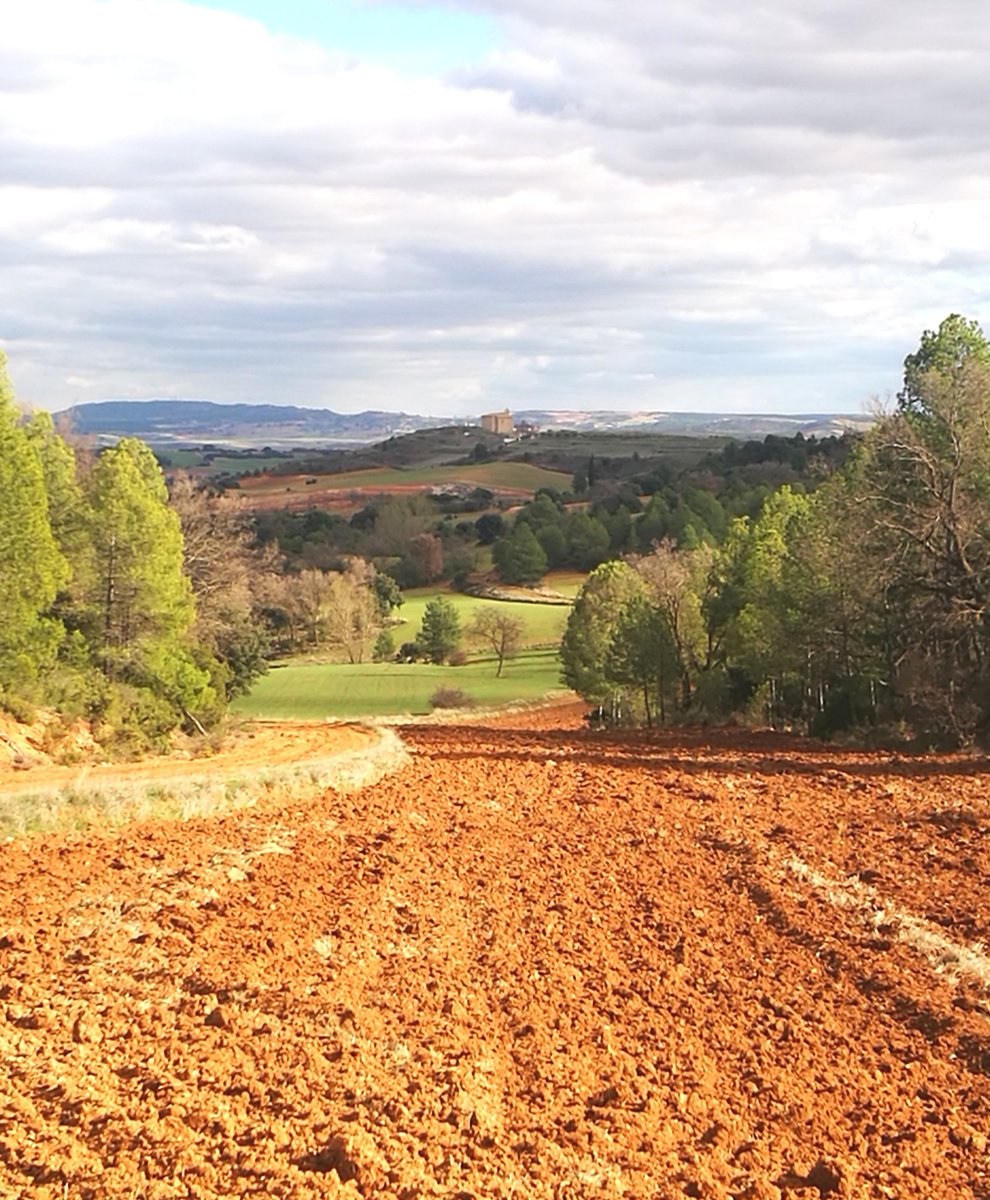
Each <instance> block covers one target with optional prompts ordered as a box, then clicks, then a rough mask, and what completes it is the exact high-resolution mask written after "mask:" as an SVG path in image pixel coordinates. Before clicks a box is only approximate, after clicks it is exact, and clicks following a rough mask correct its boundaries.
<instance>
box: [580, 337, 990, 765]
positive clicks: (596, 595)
mask: <svg viewBox="0 0 990 1200" xmlns="http://www.w3.org/2000/svg"><path fill="white" fill-rule="evenodd" d="M709 528H710V526H709ZM561 653H562V659H563V664H564V679H565V681H566V682H567V683H568V684H569V685H570V686H572V687H574V688H576V689H577V690H578V691H579V692H580V693H581V694H582V695H584V696H585V697H586V698H587V699H588V700H589V701H592V702H594V703H596V704H608V705H612V706H613V707H614V706H615V705H616V704H618V706H619V708H620V709H621V708H622V707H623V706H624V707H625V708H626V709H627V710H629V711H631V712H633V713H634V715H635V716H636V717H637V718H640V719H643V720H645V721H647V722H649V723H652V722H654V721H657V720H661V721H662V720H672V719H680V720H683V719H691V720H698V719H711V720H716V719H724V718H726V717H728V716H730V715H731V714H733V713H740V712H749V713H750V714H751V715H753V716H756V717H757V718H760V719H769V720H771V721H772V722H773V723H774V724H777V725H786V726H793V727H799V728H803V729H807V730H810V731H811V732H813V733H818V734H823V735H832V734H835V733H837V732H839V731H842V730H850V729H852V730H856V731H858V732H859V733H860V734H864V735H868V736H873V737H875V738H877V739H883V740H888V739H891V738H895V739H914V740H918V741H920V742H923V743H925V744H931V745H965V744H968V743H979V744H986V743H987V742H988V740H990V346H988V343H987V341H986V338H985V337H984V335H983V333H982V331H981V329H980V327H979V326H978V324H977V323H976V322H975V321H969V320H965V319H964V318H962V317H960V316H958V315H955V314H954V315H952V316H950V317H947V318H946V319H945V320H944V321H943V322H942V324H941V325H940V327H939V329H938V330H937V331H927V332H926V333H925V334H924V335H923V337H922V339H921V343H920V345H919V348H918V350H917V351H916V352H915V353H913V354H910V355H909V356H908V357H907V359H906V360H905V370H904V382H903V387H902V390H901V392H900V393H899V395H898V397H897V402H896V406H895V407H894V408H893V409H892V411H889V412H887V413H885V414H881V415H880V416H879V418H878V420H877V421H876V422H875V424H874V426H873V427H872V429H871V430H870V431H869V432H868V433H867V434H866V435H865V436H864V437H863V438H862V439H861V440H860V441H859V443H858V444H857V446H856V447H855V449H854V450H853V452H852V453H851V455H850V456H849V458H848V460H847V461H846V462H845V463H844V464H843V465H842V466H841V467H840V468H839V469H838V470H836V471H834V472H833V473H832V474H831V475H830V476H829V477H827V478H825V479H824V480H823V481H822V482H821V484H820V486H818V487H817V488H815V489H814V490H813V491H811V492H807V491H801V490H797V489H796V488H792V487H790V486H787V485H785V486H783V487H780V488H779V489H777V490H776V491H775V492H773V493H772V494H771V495H770V496H768V497H767V498H766V500H765V501H764V502H763V504H762V506H761V508H760V510H759V512H758V513H757V514H754V515H747V514H744V515H739V516H736V517H734V518H733V519H731V520H730V521H729V522H728V524H727V527H726V529H725V531H724V533H723V534H722V536H720V537H718V538H712V539H710V540H707V541H704V542H702V543H700V544H696V545H690V544H685V542H683V541H681V542H678V540H677V539H676V538H675V537H672V536H665V537H663V538H661V539H659V540H657V541H655V542H654V544H653V546H652V547H651V548H650V549H649V550H648V551H639V552H634V553H631V554H627V555H625V556H623V557H622V558H619V559H613V560H611V561H608V562H606V563H604V564H603V565H600V566H599V567H597V568H596V569H595V570H593V571H592V573H591V575H590V576H589V578H588V580H587V583H586V584H585V586H584V588H583V589H582V591H581V593H580V595H579V597H578V599H577V602H576V604H575V607H574V609H573V611H572V614H571V617H570V619H569V622H568V626H567V629H566V632H565V636H564V640H563V645H562V651H561Z"/></svg>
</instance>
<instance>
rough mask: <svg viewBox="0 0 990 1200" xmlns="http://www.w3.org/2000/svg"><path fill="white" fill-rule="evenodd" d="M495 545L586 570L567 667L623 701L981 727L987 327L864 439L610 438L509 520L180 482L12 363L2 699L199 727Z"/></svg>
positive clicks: (500, 556)
mask: <svg viewBox="0 0 990 1200" xmlns="http://www.w3.org/2000/svg"><path fill="white" fill-rule="evenodd" d="M483 452H484V453H489V450H488V449H487V448H484V447H483ZM562 478H565V479H566V478H567V477H566V476H562ZM489 565H490V567H491V569H492V570H493V571H494V573H495V574H496V575H497V576H498V577H499V578H500V579H502V580H503V581H506V582H510V583H517V584H524V585H525V584H530V583H535V582H537V581H538V580H539V579H541V578H542V576H543V575H544V574H545V572H546V571H547V570H549V569H551V568H556V567H571V568H574V569H577V570H580V571H583V572H589V574H588V578H587V581H586V583H585V585H584V587H583V588H582V590H581V592H580V594H579V596H578V599H577V601H576V603H575V605H574V608H573V610H572V613H571V616H570V618H569V621H568V624H567V629H566V633H565V636H564V639H563V643H562V645H561V661H562V675H563V680H564V681H565V682H566V683H567V685H568V686H570V687H572V688H574V689H575V690H576V691H578V692H579V693H580V694H581V695H582V696H583V697H585V698H586V699H587V700H588V701H589V702H591V703H593V704H596V705H601V706H602V707H603V710H607V711H608V712H609V713H611V714H612V715H613V717H614V719H617V720H630V721H637V722H645V723H647V724H653V723H655V722H668V723H669V722H675V721H676V722H710V721H726V720H733V719H741V720H749V721H755V722H769V723H772V724H774V725H776V726H789V727H793V728H800V729H804V730H807V731H810V732H812V733H814V734H818V735H821V736H829V737H831V736H835V735H838V734H840V733H842V734H844V735H847V736H851V737H856V738H862V739H866V740H873V741H877V742H881V741H892V742H900V743H903V742H911V743H923V744H929V745H967V744H986V742H987V740H988V738H990V688H988V683H990V679H988V671H990V666H988V656H990V614H988V602H990V346H988V343H987V341H986V338H985V337H984V335H983V333H982V331H981V330H980V327H979V326H978V324H977V323H976V322H975V321H970V320H966V319H964V318H963V317H960V316H958V315H952V316H949V317H947V318H946V320H945V321H943V322H942V324H941V325H940V327H939V329H938V330H937V331H928V332H926V333H925V334H924V335H923V336H922V338H921V341H920V344H919V347H918V349H917V350H916V351H915V352H914V353H912V354H909V355H908V357H907V358H906V360H905V370H904V380H903V387H902V390H901V392H900V393H899V395H898V397H897V400H896V404H894V405H892V406H891V408H890V410H889V411H887V412H882V413H879V414H878V417H877V420H876V421H875V423H874V425H873V427H872V428H871V430H870V431H869V432H868V433H867V434H865V435H863V436H858V437H852V436H849V437H844V438H825V439H822V440H820V441H817V440H816V439H813V438H810V439H804V438H802V437H800V436H799V437H797V438H793V439H785V438H767V439H765V440H764V441H763V442H762V443H761V442H751V443H744V444H740V443H735V442H730V443H728V444H727V445H720V446H719V448H718V449H716V450H714V451H712V452H711V453H709V454H707V455H701V456H698V457H697V458H696V460H695V461H693V462H692V463H691V464H690V465H689V466H687V467H684V468H682V469H679V470H675V469H673V468H672V467H671V466H670V465H669V464H664V463H649V462H638V461H636V460H635V458H634V459H632V460H627V461H623V462H622V463H621V464H620V463H617V462H612V461H610V460H609V459H608V458H607V457H602V456H596V455H593V454H590V455H588V456H587V458H581V459H579V460H577V461H575V463H574V464H573V472H572V476H571V479H570V487H569V488H564V489H561V490H555V489H553V488H541V489H539V490H538V491H537V493H536V494H535V496H534V497H533V498H532V499H531V500H530V501H528V502H527V503H525V504H523V505H522V506H520V507H518V508H517V509H516V510H515V511H512V512H508V511H505V510H503V509H500V508H499V507H498V506H497V505H495V504H493V503H492V497H491V495H490V494H487V495H486V494H485V490H484V489H476V492H475V493H474V494H473V495H471V496H468V497H461V498H459V499H458V498H454V499H453V500H450V499H448V500H446V501H433V500H428V499H426V498H424V497H422V496H417V495H402V496H391V497H383V498H381V499H380V500H376V501H374V502H371V503H369V504H368V505H367V506H366V507H365V508H363V509H362V510H360V511H358V512H356V513H354V514H353V515H351V516H350V517H344V516H342V515H341V514H339V513H333V512H326V511H322V510H320V509H318V508H315V509H312V510H310V511H308V512H304V513H290V512H277V511H274V512H261V513H254V512H251V511H249V510H248V509H246V508H245V506H244V504H243V502H242V500H241V498H240V497H239V496H238V494H237V491H236V489H234V490H231V491H223V492H221V493H217V491H216V490H215V489H212V488H210V487H202V486H199V485H198V484H196V483H194V482H193V481H192V480H190V479H189V478H187V477H184V476H182V475H181V474H179V475H176V476H175V477H173V478H172V479H171V481H170V483H169V484H167V483H166V480H165V476H164V474H163V472H162V469H161V466H160V465H159V463H158V461H157V460H156V459H155V456H154V454H153V453H152V452H151V450H150V449H149V448H148V447H147V446H146V445H145V444H144V443H142V442H140V441H138V440H136V439H134V438H130V437H125V438H122V439H121V440H120V441H119V442H118V443H117V444H116V445H115V446H113V447H110V448H107V449H104V450H102V451H101V452H99V453H97V452H95V451H93V450H92V449H88V448H85V447H80V446H78V445H74V444H72V443H71V441H70V440H68V439H66V438H63V437H62V436H61V435H60V433H59V432H58V431H57V430H56V428H55V425H54V423H53V421H52V418H51V417H50V416H48V415H47V414H45V413H34V414H30V415H27V416H25V415H24V414H23V413H22V412H21V411H20V409H19V408H18V405H17V403H16V400H15V397H14V392H13V388H12V386H11V384H10V381H9V378H8V376H7V373H6V369H5V367H4V369H3V371H2V374H0V705H2V706H3V707H4V708H6V709H7V710H9V711H11V712H12V713H14V714H15V715H21V716H22V717H23V716H24V715H26V714H27V713H29V712H30V710H31V709H32V708H33V707H34V706H36V705H44V706H46V707H48V708H51V709H54V710H56V711H57V712H58V713H60V714H61V718H62V719H63V720H64V721H72V720H77V719H80V718H84V719H86V720H87V721H89V722H90V723H91V724H92V726H93V729H94V732H95V734H96V736H97V737H98V738H99V739H100V740H102V741H103V742H104V744H105V745H106V746H107V747H108V749H111V750H113V751H116V752H119V753H130V752H140V751H141V750H143V749H146V748H149V747H155V746H161V745H164V744H165V743H166V742H167V740H168V738H169V735H170V734H171V732H172V731H173V730H175V729H179V728H185V729H186V730H188V731H191V732H198V733H204V732H206V731H208V730H210V729H211V728H213V727H215V726H216V725H218V724H219V723H220V722H221V721H222V720H223V717H224V714H225V712H226V708H227V704H228V702H229V701H230V700H231V699H232V698H233V697H234V696H236V695H238V694H239V693H242V692H244V691H246V690H247V689H249V688H250V686H251V684H252V682H253V681H254V680H256V679H257V678H258V676H259V675H260V674H261V673H263V672H264V671H265V670H266V669H267V666H268V663H269V661H270V660H271V659H272V658H273V657H274V656H278V655H283V656H284V655H287V654H292V653H294V652H296V651H298V650H301V649H306V648H309V649H311V648H314V647H322V648H332V649H333V650H334V652H336V653H337V654H338V655H340V656H342V657H346V658H347V659H349V660H350V661H352V662H360V661H361V660H362V659H363V658H364V656H366V655H369V654H372V653H375V654H378V655H387V654H391V653H392V652H393V647H392V646H391V645H390V643H389V640H388V637H387V636H383V634H386V635H387V629H388V624H389V618H390V615H391V613H392V612H393V611H394V609H395V608H396V607H397V606H398V605H399V604H400V603H401V601H402V595H401V589H402V588H405V587H410V586H415V585H417V584H422V583H430V582H434V581H438V580H449V581H451V583H452V584H453V586H455V587H464V586H467V585H468V584H469V583H470V581H472V580H473V579H476V578H477V576H478V573H479V568H481V567H482V566H484V567H488V566H489ZM426 632H427V634H429V632H430V631H426ZM454 648H455V647H453V646H447V645H446V643H444V644H443V648H442V651H440V652H438V650H437V646H436V644H435V643H433V644H431V645H429V646H428V647H426V649H425V650H424V652H423V656H424V657H426V658H430V659H433V660H436V659H437V657H438V654H439V656H440V657H444V656H449V655H450V654H451V653H453V650H454ZM403 650H404V651H405V652H406V657H410V656H415V654H416V652H417V649H416V646H415V644H414V645H413V646H412V647H409V646H406V647H403ZM499 661H500V665H501V658H500V660H499Z"/></svg>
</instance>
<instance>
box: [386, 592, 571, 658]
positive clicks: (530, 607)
mask: <svg viewBox="0 0 990 1200" xmlns="http://www.w3.org/2000/svg"><path fill="white" fill-rule="evenodd" d="M402 596H403V604H402V607H401V608H399V609H397V610H396V612H395V614H394V615H395V616H396V617H398V618H400V619H401V621H402V624H401V625H395V626H392V636H393V637H394V638H395V644H396V645H397V646H398V645H401V644H402V643H403V642H412V641H414V640H415V638H416V634H417V633H418V632H419V627H420V625H421V624H422V623H423V612H424V611H425V609H426V606H427V604H429V602H430V601H431V600H435V599H436V598H437V597H438V596H443V598H444V599H445V600H449V601H450V602H451V604H453V606H454V608H455V609H456V610H457V615H458V617H460V621H461V632H462V633H464V632H465V631H466V629H467V627H468V625H469V624H470V623H471V621H472V620H473V619H474V615H475V613H476V612H478V611H479V610H480V609H484V608H495V609H496V610H497V611H498V612H500V613H509V614H511V615H512V616H513V617H515V618H516V619H517V620H518V621H521V622H522V627H523V636H522V643H521V648H522V649H524V650H529V649H537V648H539V647H544V648H545V647H547V646H557V645H559V644H560V639H561V637H563V634H564V625H565V624H566V622H567V617H568V614H569V613H570V611H571V610H570V608H568V607H567V606H565V605H553V604H526V603H523V602H520V603H517V602H516V601H514V600H481V599H479V598H478V597H476V596H464V595H462V594H461V593H460V592H446V591H443V590H442V589H439V588H435V587H432V588H414V589H411V590H410V591H408V592H403V593H402ZM464 644H465V649H468V650H470V649H471V646H470V644H469V642H468V640H467V639H466V638H465V643H464Z"/></svg>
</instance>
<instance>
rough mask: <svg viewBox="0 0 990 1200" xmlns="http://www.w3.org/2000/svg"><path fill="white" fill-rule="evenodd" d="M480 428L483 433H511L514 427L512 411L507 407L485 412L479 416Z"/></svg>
mask: <svg viewBox="0 0 990 1200" xmlns="http://www.w3.org/2000/svg"><path fill="white" fill-rule="evenodd" d="M481 428H482V429H483V430H484V431H485V433H498V434H503V435H505V434H511V433H512V432H513V429H514V426H513V422H512V413H510V412H509V410H508V409H507V408H503V409H502V411H501V412H494V413H485V414H484V415H483V416H482V418H481Z"/></svg>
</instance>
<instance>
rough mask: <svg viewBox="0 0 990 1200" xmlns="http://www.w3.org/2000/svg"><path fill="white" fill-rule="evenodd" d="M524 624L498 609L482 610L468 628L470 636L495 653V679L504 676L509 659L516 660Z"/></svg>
mask: <svg viewBox="0 0 990 1200" xmlns="http://www.w3.org/2000/svg"><path fill="white" fill-rule="evenodd" d="M522 631H523V627H522V622H521V621H520V620H518V619H517V618H516V617H513V616H511V615H510V614H509V613H505V612H499V611H498V609H496V608H482V609H479V610H478V612H477V613H476V614H475V617H474V620H473V621H472V622H471V624H470V626H469V627H468V635H469V636H470V637H471V638H472V639H474V640H475V641H476V642H479V643H481V644H482V645H483V646H485V647H486V648H488V649H490V650H492V651H493V653H494V654H495V657H496V658H497V659H498V670H497V671H496V672H495V677H496V678H498V677H499V676H500V675H501V674H502V668H503V666H504V665H505V660H506V659H507V658H514V657H515V655H516V653H517V652H518V650H519V643H520V641H521V640H522Z"/></svg>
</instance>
